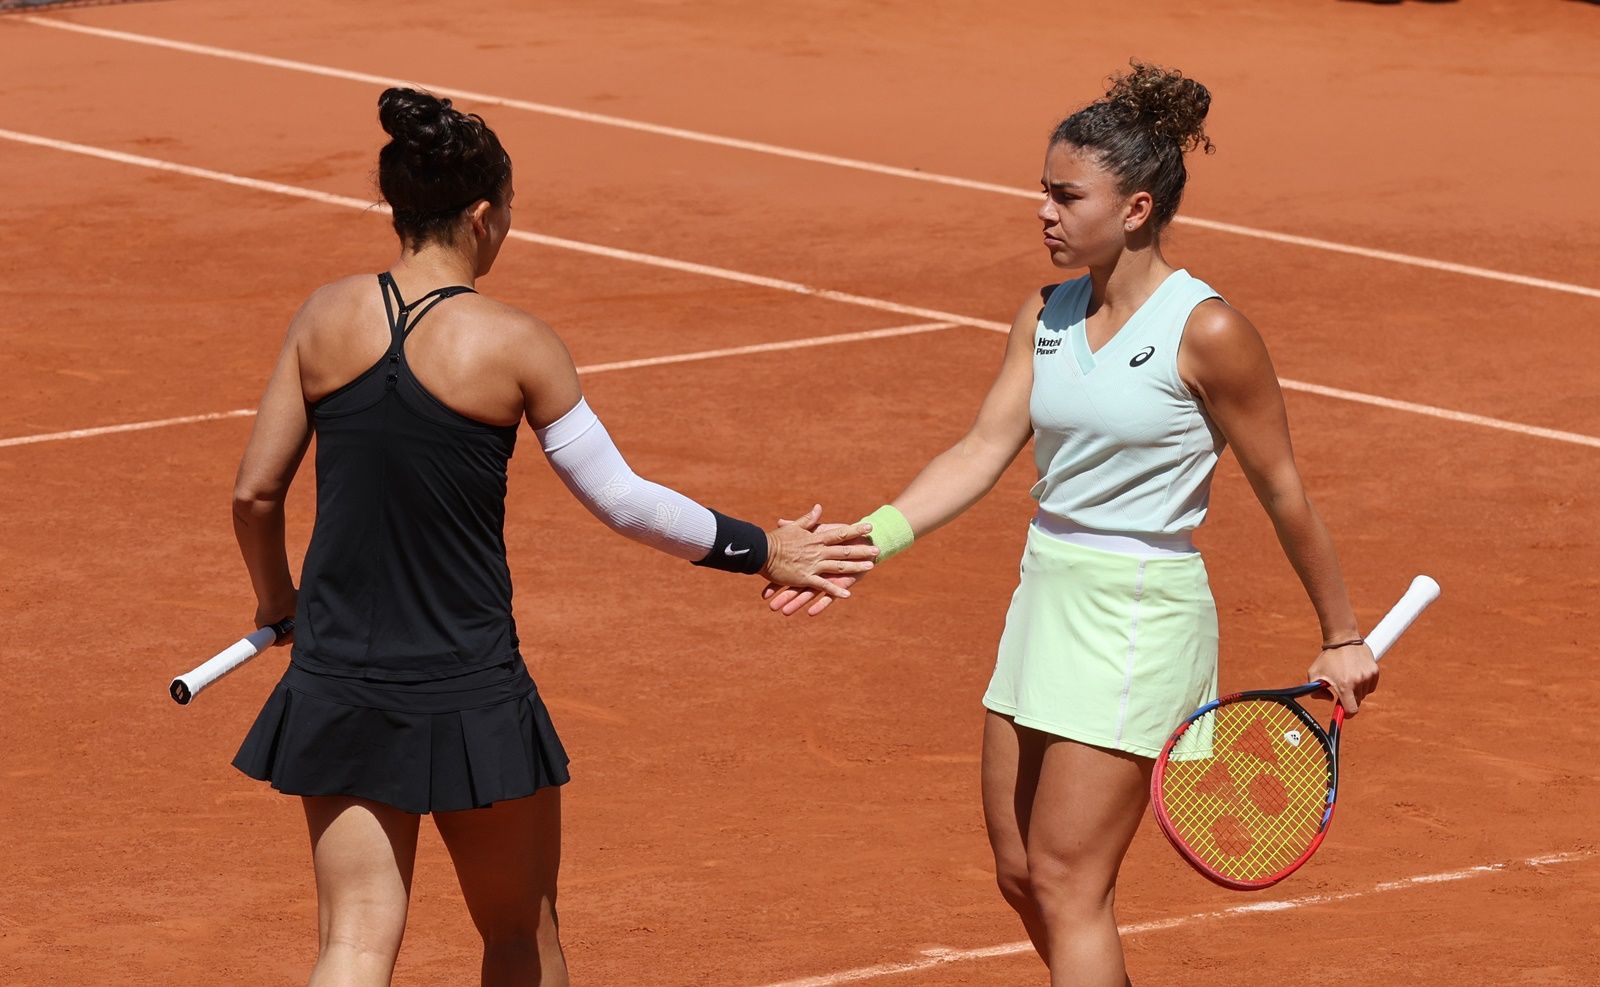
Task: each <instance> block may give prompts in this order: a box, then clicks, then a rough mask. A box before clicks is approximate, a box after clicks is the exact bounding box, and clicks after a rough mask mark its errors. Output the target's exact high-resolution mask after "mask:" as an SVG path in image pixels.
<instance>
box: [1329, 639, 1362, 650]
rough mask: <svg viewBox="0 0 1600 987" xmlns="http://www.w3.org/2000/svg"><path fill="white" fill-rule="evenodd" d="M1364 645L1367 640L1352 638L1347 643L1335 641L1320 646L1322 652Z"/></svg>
mask: <svg viewBox="0 0 1600 987" xmlns="http://www.w3.org/2000/svg"><path fill="white" fill-rule="evenodd" d="M1366 643H1367V639H1366V638H1364V637H1353V638H1351V639H1350V640H1348V641H1337V642H1335V643H1333V644H1324V645H1323V646H1322V650H1323V651H1337V650H1338V649H1340V648H1353V647H1355V646H1356V645H1358V644H1366Z"/></svg>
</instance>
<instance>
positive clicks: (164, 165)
mask: <svg viewBox="0 0 1600 987" xmlns="http://www.w3.org/2000/svg"><path fill="white" fill-rule="evenodd" d="M0 139H5V140H9V141H16V142H17V143H20V144H32V145H34V146H35V147H44V148H49V149H51V150H56V151H67V152H70V153H72V154H81V155H85V156H86V157H91V158H101V159H103V160H105V161H115V162H117V163H118V164H127V165H134V166H136V167H140V168H151V169H154V170H156V171H166V172H172V173H174V174H178V175H187V176H188V177H190V178H204V179H206V180H208V181H213V182H221V183H222V184H224V185H233V186H235V187H238V188H248V189H254V190H256V191H258V192H271V193H273V194H274V195H286V196H290V197H292V198H296V199H307V200H309V201H311V202H321V203H324V204H326V205H330V206H345V207H348V208H351V209H360V210H362V211H370V212H377V213H382V214H384V215H388V213H389V207H388V206H387V205H385V204H383V203H375V202H372V201H371V200H368V199H357V198H355V197H353V196H348V195H337V194H335V193H332V192H319V191H317V190H316V189H308V188H301V187H300V186H298V185H285V184H283V183H282V182H269V181H265V180H263V179H259V178H246V177H244V176H243V175H231V174H229V173H227V172H225V171H214V170H212V169H210V168H197V167H195V166H193V165H184V164H177V163H174V162H171V161H163V160H161V159H160V158H150V157H145V156H144V155H142V154H126V153H124V152H122V151H111V150H107V149H106V148H101V147H94V146H91V145H89V144H76V143H73V142H72V141H63V140H56V139H55V138H53V137H40V136H38V135H37V134H25V133H22V132H21V131H16V130H4V129H0ZM507 235H508V236H510V237H511V238H512V239H513V240H522V241H525V242H527V243H537V244H539V245H540V246H544V247H555V248H556V249H558V250H569V251H572V252H574V253H580V254H589V255H592V256H595V257H604V258H606V259H608V260H622V261H628V262H630V263H635V264H646V265H649V266H651V267H660V268H665V269H667V270H670V271H681V272H683V273H685V274H698V275H701V276H704V277H710V278H718V279H720V280H723V281H736V282H738V283H740V284H748V285H754V286H755V287H758V288H772V289H774V290H777V291H787V292H790V293H792V294H796V295H807V296H809V297H812V298H825V299H827V300H829V301H835V302H842V303H844V304H846V305H856V306H860V307H862V308H870V309H876V310H878V311H880V312H893V313H895V314H897V315H914V316H917V317H918V318H923V319H929V320H932V321H936V322H950V323H954V324H956V325H962V326H973V327H975V328H978V329H989V330H993V331H995V332H1006V331H1007V330H1009V329H1010V328H1011V327H1010V326H1008V325H1007V324H1006V323H1004V322H994V321H991V320H989V319H975V318H972V317H971V316H967V315H957V314H955V313H954V312H941V311H939V310H937V309H931V308H921V307H918V306H916V305H901V304H899V303H898V302H890V301H885V300H883V299H881V298H869V297H867V296H866V295H853V294H850V293H849V292H844V291H834V290H832V289H831V288H816V287H813V286H811V285H808V284H801V283H800V282H798V281H785V280H783V279H781V278H769V277H764V276H763V275H760V274H746V273H745V272H743V271H734V270H729V269H728V268H725V267H713V266H712V265H710V264H696V263H694V262H693V261H684V260H674V259H673V258H671V257H659V256H656V255H655V254H645V253H640V252H638V251H636V250H622V249H619V248H617V247H606V246H602V245H600V244H598V243H586V242H584V241H582V240H568V239H566V238H565V237H558V236H545V235H544V234H541V233H528V232H526V231H524V230H512V231H511V232H510V233H509V234H507Z"/></svg>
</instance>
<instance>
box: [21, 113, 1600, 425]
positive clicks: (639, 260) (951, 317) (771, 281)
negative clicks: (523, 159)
mask: <svg viewBox="0 0 1600 987" xmlns="http://www.w3.org/2000/svg"><path fill="white" fill-rule="evenodd" d="M0 139H3V140H10V141H16V142H18V143H22V144H31V145H34V146H36V147H44V148H50V149H53V150H58V151H67V152H69V153H72V154H81V155H86V156H88V157H92V158H101V159H104V160H107V161H115V162H118V163H120V164H129V165H135V166H137V167H141V168H152V169H155V170H157V171H167V172H173V173H175V174H180V175H187V176H189V177H192V178H204V179H207V180H210V181H215V182H222V183H223V184H226V185H233V186H237V187H240V188H248V189H254V190H257V191H261V192H271V193H273V194H276V195H285V196H291V197H293V198H297V199H307V200H310V201H312V202H321V203H326V204H328V205H335V206H346V207H349V208H352V209H359V210H362V211H364V212H378V213H384V214H387V213H388V211H389V207H388V206H386V205H384V204H382V203H373V202H370V201H367V200H364V199H357V198H354V197H352V196H348V195H336V194H334V193H331V192H319V191H316V190H315V189H308V188H301V187H299V186H297V185H285V184H283V183H282V182H269V181H264V180H262V179H258V178H245V177H244V176H242V175H232V174H229V173H227V172H222V171H213V170H212V169H210V168H196V167H194V166H193V165H183V164H176V163H174V162H171V161H162V160H160V159H159V158H150V157H145V156H143V155H139V154H126V153H124V152H122V151H111V150H107V149H105V148H99V147H93V146H90V145H87V144H76V143H73V142H71V141H63V140H57V139H55V138H53V137H41V136H39V135H37V134H26V133H22V132H20V131H15V130H4V129H0ZM508 235H509V236H510V237H511V238H513V239H517V240H523V241H526V242H528V243H536V244H539V245H541V246H546V247H554V248H556V249H559V250H567V251H572V252H574V253H581V254H589V255H592V256H596V257H605V258H607V259H609V260H621V261H627V262H629V263H633V264H643V265H647V266H650V267H659V268H665V269H667V270H672V271H682V272H684V273H687V274H696V275H701V276H703V277H709V278H717V279H720V280H723V281H733V282H737V283H739V284H748V285H754V286H756V287H761V288H771V289H773V290H775V291H787V292H790V293H792V294H797V295H805V296H807V297H811V298H823V299H827V300H828V301H835V302H840V303H842V304H845V305H855V306H859V307H861V308H870V309H874V310H876V311H879V312H892V313H895V314H898V315H911V316H916V317H918V318H922V319H928V320H931V321H933V322H938V323H949V324H950V325H958V326H971V327H973V328H977V329H986V330H988V331H990V332H1007V331H1009V330H1010V326H1008V325H1006V324H1005V323H1004V322H996V321H993V320H991V319H979V318H974V317H972V316H968V315H959V314H957V313H955V312H941V311H939V310H938V309H931V308H922V307H920V306H916V305H902V304H900V303H899V302H891V301H886V300H884V299H882V298H871V297H869V296H867V295H855V294H851V293H849V292H844V291H834V290H833V289H831V288H817V287H815V286H812V285H808V284H801V283H800V282H798V281H786V280H783V279H781V278H769V277H766V276H764V275H760V274H747V273H745V272H744V271H734V270H730V269H729V268H726V267H714V266H712V265H710V264H697V263H694V262H692V261H682V260H675V259H673V258H671V257H661V256H658V255H655V254H646V253H640V252H639V251H636V250H622V249H619V248H617V247H607V246H603V245H601V244H597V243H586V242H584V241H582V240H569V239H566V238H564V237H554V236H545V235H544V234H541V233H527V232H524V231H522V230H512V231H511V232H510V234H508ZM1279 383H1280V384H1281V385H1282V386H1283V388H1284V389H1285V390H1289V391H1304V392H1306V393H1308V394H1318V395H1321V396H1323V397H1331V398H1336V399H1338V400H1343V401H1354V402H1357V403H1360V404H1369V405H1373V406H1374V407H1379V408H1388V409H1391V410H1394V411H1404V412H1409V413H1413V414H1419V415H1426V416H1428V417H1431V418H1440V419H1444V420H1446V421H1454V422H1460V423H1463V424H1470V425H1479V426H1482V427H1484V428H1492V429H1498V430H1500V431H1504V432H1514V433H1516V434H1519V435H1528V436H1532V437H1535V438H1541V439H1550V440H1552V441H1556V442H1567V443H1571V444H1574V445H1582V446H1592V447H1595V448H1600V438H1596V437H1595V436H1592V435H1584V434H1582V433H1579V432H1564V431H1561V430H1560V429H1553V428H1544V427H1541V426H1537V425H1524V424H1522V423H1521V422H1513V421H1506V420H1503V419H1499V418H1489V417H1487V416H1485V415H1474V414H1470V413H1467V412H1462V411H1452V410H1450V409H1448V408H1436V407H1434V406H1432V405H1426V404H1416V403H1414V402H1410V401H1399V400H1396V399H1394V398H1386V397H1380V396H1378V395H1375V394H1363V393H1362V392H1360V391H1348V390H1344V389H1342V388H1337V387H1325V386H1323V385H1321V384H1308V383H1305V382H1303V381H1296V380H1286V379H1282V378H1280V380H1279Z"/></svg>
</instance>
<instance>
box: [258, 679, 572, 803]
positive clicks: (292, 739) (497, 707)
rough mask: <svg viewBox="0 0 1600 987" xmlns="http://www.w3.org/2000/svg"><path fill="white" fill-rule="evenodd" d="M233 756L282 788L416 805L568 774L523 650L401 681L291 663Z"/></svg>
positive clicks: (557, 781) (540, 784)
mask: <svg viewBox="0 0 1600 987" xmlns="http://www.w3.org/2000/svg"><path fill="white" fill-rule="evenodd" d="M233 764H234V767H236V768H238V769H239V770H240V771H243V772H244V773H245V774H247V775H249V776H250V777H252V778H255V779H257V780H260V781H265V782H268V783H269V784H271V785H272V787H273V788H276V789H277V790H278V791H280V792H283V793H285V794H287V795H352V796H356V797H359V798H366V799H372V800H373V801H376V802H383V803H385V804H387V805H392V806H394V807H395V808H397V809H400V810H402V811H404V812H416V813H425V812H454V811H458V810H461V809H479V808H483V807H485V806H487V805H490V804H492V803H494V802H500V801H504V800H506V799H515V798H522V797H524V796H528V795H532V794H533V793H534V792H536V791H538V790H539V789H541V788H547V787H549V786H551V785H563V784H566V782H567V781H568V779H569V775H568V773H567V752H566V750H565V749H564V748H563V747H562V746H561V739H560V738H559V737H557V736H556V730H555V725H554V724H553V723H551V721H550V713H549V711H548V710H546V709H545V705H544V702H543V701H542V700H541V699H540V698H539V690H538V688H537V687H536V686H535V685H534V682H533V678H532V677H531V676H530V675H529V674H528V669H527V667H526V666H525V665H524V664H523V661H522V659H521V658H515V659H513V660H511V661H509V662H506V663H504V664H499V665H495V666H492V667H490V668H486V669H481V670H478V671H474V672H469V673H467V674H465V675H459V676H455V677H453V678H449V679H440V680H434V681H428V682H404V683H398V682H379V681H374V680H371V679H362V678H346V677H342V676H335V675H322V674H318V673H315V672H310V671H307V670H306V669H303V668H300V667H298V666H296V665H294V664H290V666H289V668H288V671H286V672H284V675H283V678H282V679H281V680H280V681H279V682H278V685H277V688H275V689H273V690H272V695H270V696H269V697H267V702H266V705H265V706H263V707H262V710H261V714H260V715H259V716H257V717H256V721H255V724H254V725H253V726H252V727H251V728H250V732H249V733H248V734H246V735H245V738H244V743H243V744H242V745H241V746H240V747H239V753H238V755H237V756H236V757H234V759H233Z"/></svg>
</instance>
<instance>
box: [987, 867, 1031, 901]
mask: <svg viewBox="0 0 1600 987" xmlns="http://www.w3.org/2000/svg"><path fill="white" fill-rule="evenodd" d="M995 883H996V884H998V885H999V886H1000V897H1002V898H1004V899H1005V900H1006V903H1007V904H1009V905H1010V906H1011V907H1012V908H1015V909H1018V910H1021V909H1024V908H1031V907H1032V906H1033V885H1032V884H1031V883H1030V881H1029V880H1028V865H1027V862H1026V861H1023V862H1020V863H1018V864H1009V865H1008V864H1005V863H1001V864H999V865H998V866H997V867H996V868H995Z"/></svg>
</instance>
